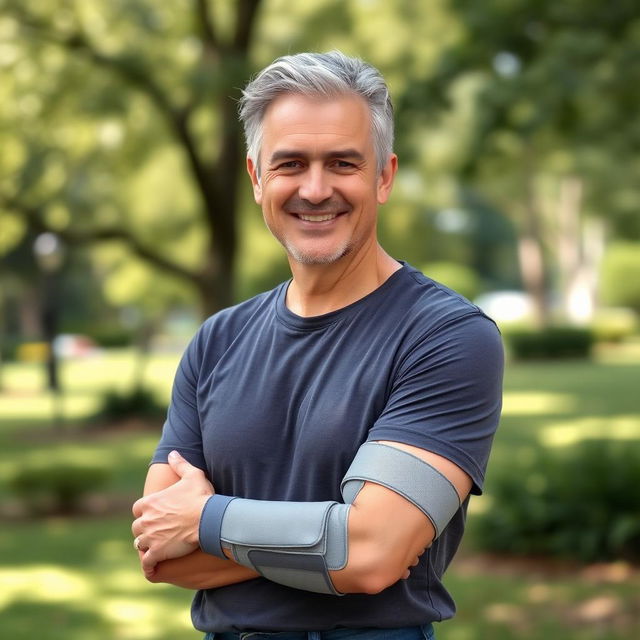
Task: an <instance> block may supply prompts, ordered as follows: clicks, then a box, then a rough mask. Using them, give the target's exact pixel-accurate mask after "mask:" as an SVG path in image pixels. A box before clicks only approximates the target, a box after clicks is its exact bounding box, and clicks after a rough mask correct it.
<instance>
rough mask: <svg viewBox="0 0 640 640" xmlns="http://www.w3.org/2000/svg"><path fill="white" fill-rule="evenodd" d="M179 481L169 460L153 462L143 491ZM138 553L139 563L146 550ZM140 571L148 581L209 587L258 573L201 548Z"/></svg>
mask: <svg viewBox="0 0 640 640" xmlns="http://www.w3.org/2000/svg"><path fill="white" fill-rule="evenodd" d="M179 481H180V476H179V475H178V474H177V473H176V472H175V471H174V470H173V469H172V468H171V467H170V466H169V465H168V464H162V463H156V464H152V465H151V466H150V467H149V471H148V472H147V478H146V481H145V484H144V492H143V495H144V496H148V495H150V494H153V493H157V492H159V491H162V490H163V489H167V488H168V487H170V486H172V485H174V484H175V483H176V482H179ZM138 553H139V555H140V561H141V563H142V558H143V557H144V553H145V552H144V551H139V552H138ZM143 571H144V574H145V577H146V578H147V580H149V581H150V582H154V583H157V582H167V583H169V584H174V585H176V586H178V587H183V588H185V589H211V588H214V587H222V586H226V585H229V584H235V583H237V582H243V581H245V580H251V579H252V578H257V577H259V574H258V573H256V572H255V571H253V570H252V569H248V568H247V567H243V566H241V565H239V564H237V563H236V562H233V561H232V560H223V559H222V558H217V557H216V556H212V555H211V554H209V553H205V552H204V551H201V550H200V549H196V550H195V551H192V552H191V553H189V554H187V555H185V556H182V557H180V558H172V559H170V560H164V561H163V562H159V563H158V564H157V565H155V567H152V568H150V569H145V568H144V566H143Z"/></svg>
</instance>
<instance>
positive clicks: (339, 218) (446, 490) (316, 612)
mask: <svg viewBox="0 0 640 640" xmlns="http://www.w3.org/2000/svg"><path fill="white" fill-rule="evenodd" d="M240 113H241V118H242V120H243V123H244V126H245V133H246V138H247V147H248V154H247V169H248V172H249V176H250V178H251V183H252V185H253V193H254V197H255V200H256V202H257V203H258V204H259V205H260V206H261V207H262V212H263V215H264V219H265V222H266V224H267V226H268V227H269V229H270V230H271V232H272V233H273V235H274V236H275V237H276V238H277V239H278V240H279V242H280V243H281V244H282V245H283V246H284V248H285V250H286V252H287V255H288V259H289V264H290V266H291V271H292V275H293V277H292V279H291V280H290V281H289V282H286V283H283V284H281V285H280V286H278V287H276V288H275V289H273V290H272V291H268V292H266V293H263V294H261V295H258V296H257V297H255V298H252V299H251V300H248V301H246V302H243V303H242V304H239V305H237V306H235V307H232V308H230V309H226V310H224V311H221V312H220V313H217V314H215V315H214V316H212V317H211V318H209V319H208V320H207V321H206V322H205V323H204V324H203V325H202V327H201V328H200V330H199V331H198V333H197V335H196V336H195V337H194V339H193V340H192V342H191V343H190V345H189V347H188V348H187V350H186V352H185V354H184V356H183V358H182V361H181V363H180V366H179V368H178V371H177V374H176V379H175V383H174V389H173V395H172V400H171V406H170V408H169V413H168V417H167V421H166V424H165V427H164V430H163V434H162V438H161V441H160V444H159V446H158V448H157V450H156V453H155V455H154V457H153V460H152V464H151V466H150V468H149V472H148V476H147V482H146V485H145V497H144V498H141V499H140V500H138V502H136V504H135V505H134V509H133V511H134V516H135V517H136V520H135V521H134V523H133V527H132V529H133V533H134V536H135V537H136V539H135V546H136V548H137V549H138V550H139V552H140V556H141V561H142V568H143V570H144V573H145V575H146V576H147V578H148V579H149V580H151V581H152V582H168V583H172V584H176V585H180V586H183V587H187V588H191V589H198V592H197V594H196V597H195V600H194V603H193V608H192V618H193V622H194V625H195V626H196V628H198V629H200V630H203V631H205V632H206V633H207V635H206V636H205V637H206V638H209V639H211V638H221V639H222V640H233V639H236V638H240V637H241V636H244V637H248V636H249V635H251V636H253V635H254V634H257V635H258V636H261V635H262V634H270V633H277V632H280V633H279V634H278V636H277V637H278V638H279V639H281V640H282V639H283V638H284V639H288V638H296V639H298V638H300V639H302V638H312V637H313V638H316V639H320V638H322V639H325V640H341V639H343V638H351V637H358V638H361V639H363V640H368V639H374V638H392V639H396V638H398V639H402V640H404V639H407V640H409V639H413V638H421V639H423V640H424V639H425V638H432V637H433V628H432V626H431V623H432V622H434V621H440V620H444V619H447V618H450V617H451V616H452V615H453V613H454V610H455V608H454V603H453V601H452V599H451V597H450V595H449V594H448V593H447V591H446V590H445V588H444V586H443V585H442V582H441V578H442V575H443V573H444V571H445V569H446V567H447V566H448V564H449V563H450V561H451V559H452V557H453V555H454V554H455V552H456V549H457V547H458V544H459V542H460V539H461V536H462V532H463V528H464V520H465V514H466V507H467V504H468V496H469V494H470V493H472V494H479V493H481V489H482V483H483V478H484V472H485V468H486V464H487V459H488V456H489V450H490V446H491V441H492V438H493V434H494V432H495V429H496V427H497V424H498V418H499V413H500V403H501V382H502V364H503V356H502V347H501V342H500V338H499V333H498V331H497V329H496V326H495V325H494V324H493V322H492V321H491V320H490V319H488V318H487V317H486V316H485V315H484V314H483V313H482V312H481V311H480V310H479V309H478V308H477V307H476V306H474V305H473V304H471V303H469V302H468V301H467V300H465V299H464V298H462V297H461V296H459V295H457V294H456V293H454V292H453V291H451V290H449V289H447V288H446V287H443V286H442V285H440V284H438V283H437V282H434V281H432V280H430V279H429V278H428V277H426V276H424V275H423V274H422V273H420V272H419V271H417V270H416V269H414V268H412V267H411V266H409V265H408V264H406V263H402V262H398V261H396V260H395V259H393V258H392V257H390V256H389V255H388V254H387V253H385V251H384V250H383V249H382V247H381V246H380V245H379V244H378V241H377V236H376V221H377V212H378V206H379V205H381V204H384V203H385V202H386V201H387V199H388V197H389V194H390V192H391V188H392V184H393V180H394V176H395V173H396V169H397V158H396V156H395V154H394V153H393V150H392V143H393V110H392V106H391V101H390V99H389V94H388V90H387V87H386V85H385V83H384V81H383V79H382V77H381V76H380V74H379V73H378V71H377V70H375V69H374V68H373V67H371V66H370V65H368V64H366V63H364V62H362V61H361V60H357V59H353V58H348V57H346V56H344V55H343V54H341V53H339V52H331V53H327V54H310V53H306V54H298V55H293V56H286V57H283V58H280V59H278V60H276V61H275V62H274V63H273V64H271V65H270V66H269V67H267V68H266V69H265V70H264V71H262V72H261V73H260V74H259V75H258V76H257V77H256V78H255V79H254V80H253V81H252V82H251V83H250V84H249V85H248V86H247V88H246V90H245V92H244V96H243V98H242V102H241V112H240ZM214 492H215V493H214ZM283 632H288V633H283Z"/></svg>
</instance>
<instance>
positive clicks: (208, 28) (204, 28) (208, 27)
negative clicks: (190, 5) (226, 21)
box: [194, 0, 220, 51]
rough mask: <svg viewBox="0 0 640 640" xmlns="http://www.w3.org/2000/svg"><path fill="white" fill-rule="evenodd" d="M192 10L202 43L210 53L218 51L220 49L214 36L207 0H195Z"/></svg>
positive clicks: (213, 26)
mask: <svg viewBox="0 0 640 640" xmlns="http://www.w3.org/2000/svg"><path fill="white" fill-rule="evenodd" d="M194 10H195V15H196V18H197V20H198V25H199V27H200V35H201V36H202V41H203V42H204V43H205V45H206V46H207V47H208V48H209V49H211V50H212V51H216V50H218V49H219V48H220V47H219V42H218V36H217V35H216V30H215V25H214V22H213V15H212V14H211V10H210V8H209V3H208V2H207V0H195V4H194Z"/></svg>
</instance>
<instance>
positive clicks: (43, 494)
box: [9, 463, 109, 515]
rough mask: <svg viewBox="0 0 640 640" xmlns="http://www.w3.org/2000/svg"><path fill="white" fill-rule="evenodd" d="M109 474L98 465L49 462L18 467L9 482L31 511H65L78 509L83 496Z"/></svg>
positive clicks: (99, 485) (93, 489)
mask: <svg viewBox="0 0 640 640" xmlns="http://www.w3.org/2000/svg"><path fill="white" fill-rule="evenodd" d="M108 478H109V474H108V472H107V470H106V469H104V468H101V467H95V466H78V465H74V464H55V463H50V464H49V465H47V466H42V465H40V466H27V467H24V468H22V469H20V470H19V471H18V472H17V473H16V474H15V475H14V476H13V478H11V480H10V483H9V484H10V488H11V489H12V490H13V491H14V492H15V493H16V494H17V495H19V496H20V497H21V498H22V500H23V501H24V503H25V505H26V506H27V508H28V509H29V511H30V512H31V513H33V514H35V515H40V514H48V513H56V514H58V513H59V514H65V515H68V514H73V513H76V512H78V511H79V510H80V507H81V502H82V498H83V497H84V496H86V495H87V494H88V493H91V492H93V491H96V490H97V489H101V488H102V487H104V486H105V484H106V483H107V480H108Z"/></svg>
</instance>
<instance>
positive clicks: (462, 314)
mask: <svg viewBox="0 0 640 640" xmlns="http://www.w3.org/2000/svg"><path fill="white" fill-rule="evenodd" d="M407 272H408V273H407V275H408V276H409V278H408V284H407V298H408V308H406V309H405V314H406V315H405V317H406V321H407V322H408V323H412V324H414V325H415V327H416V329H417V330H419V331H420V332H421V333H425V332H426V333H432V332H434V331H437V330H439V329H441V328H443V327H446V326H449V325H452V324H456V323H458V322H459V321H463V320H466V319H468V318H477V319H478V320H479V321H480V323H484V322H488V323H490V324H491V325H495V323H494V322H493V320H492V319H491V318H489V317H488V316H487V315H486V314H485V313H484V312H483V311H482V309H480V307H478V306H477V305H476V304H474V303H473V302H471V301H470V300H468V299H467V298H465V297H464V296H462V295H461V294H459V293H458V292H457V291H455V290H453V289H450V288H449V287H447V286H445V285H443V284H442V283H440V282H438V281H437V280H434V279H432V278H430V277H429V276H428V275H425V274H424V273H422V272H421V271H419V270H418V269H415V268H414V267H411V266H410V265H407Z"/></svg>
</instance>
